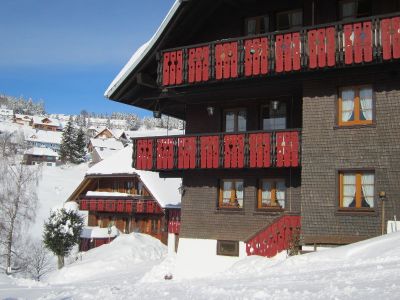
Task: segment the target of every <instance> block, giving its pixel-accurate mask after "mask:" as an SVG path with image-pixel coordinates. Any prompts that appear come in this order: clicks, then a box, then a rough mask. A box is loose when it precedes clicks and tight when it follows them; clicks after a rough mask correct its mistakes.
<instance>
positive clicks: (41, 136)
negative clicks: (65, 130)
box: [26, 130, 62, 145]
mask: <svg viewBox="0 0 400 300" xmlns="http://www.w3.org/2000/svg"><path fill="white" fill-rule="evenodd" d="M61 139H62V132H60V131H46V130H36V131H35V132H33V133H32V132H31V133H30V134H29V135H28V137H27V138H26V140H27V141H31V142H39V143H49V144H57V145H60V144H61Z"/></svg>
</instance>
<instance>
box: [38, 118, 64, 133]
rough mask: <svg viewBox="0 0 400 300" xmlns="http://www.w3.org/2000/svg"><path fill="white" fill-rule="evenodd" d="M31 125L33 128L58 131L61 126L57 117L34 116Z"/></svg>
mask: <svg viewBox="0 0 400 300" xmlns="http://www.w3.org/2000/svg"><path fill="white" fill-rule="evenodd" d="M30 125H31V126H32V128H33V129H39V130H46V131H57V130H59V129H60V128H61V127H60V122H59V121H58V120H57V119H52V118H48V117H38V116H33V117H32V120H31V123H30Z"/></svg>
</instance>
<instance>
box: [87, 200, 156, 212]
mask: <svg viewBox="0 0 400 300" xmlns="http://www.w3.org/2000/svg"><path fill="white" fill-rule="evenodd" d="M79 209H80V210H89V211H97V212H113V213H115V212H116V213H128V214H131V213H146V214H162V213H163V210H162V208H161V207H160V205H159V204H158V203H157V202H156V201H153V200H126V199H124V200H109V199H101V198H86V197H81V198H80V199H79Z"/></svg>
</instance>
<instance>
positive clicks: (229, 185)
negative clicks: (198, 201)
mask: <svg viewBox="0 0 400 300" xmlns="http://www.w3.org/2000/svg"><path fill="white" fill-rule="evenodd" d="M219 208H243V180H242V179H240V180H238V179H226V180H225V179H224V180H222V181H221V187H220V196H219Z"/></svg>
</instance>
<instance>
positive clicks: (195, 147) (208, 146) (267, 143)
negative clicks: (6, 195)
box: [132, 129, 301, 171]
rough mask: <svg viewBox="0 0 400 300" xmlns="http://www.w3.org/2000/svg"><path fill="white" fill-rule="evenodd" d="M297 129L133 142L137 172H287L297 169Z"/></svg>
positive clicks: (298, 146) (134, 163) (136, 140)
mask: <svg viewBox="0 0 400 300" xmlns="http://www.w3.org/2000/svg"><path fill="white" fill-rule="evenodd" d="M300 145H301V133H300V130H298V129H286V130H282V131H249V132H242V133H214V134H201V135H182V136H168V137H144V138H135V139H133V157H132V159H133V167H134V168H136V169H138V170H149V171H168V170H189V169H243V168H272V167H276V168H285V167H286V168H288V167H299V166H300V153H301V152H300V150H301V149H300V148H301V147H300Z"/></svg>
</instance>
